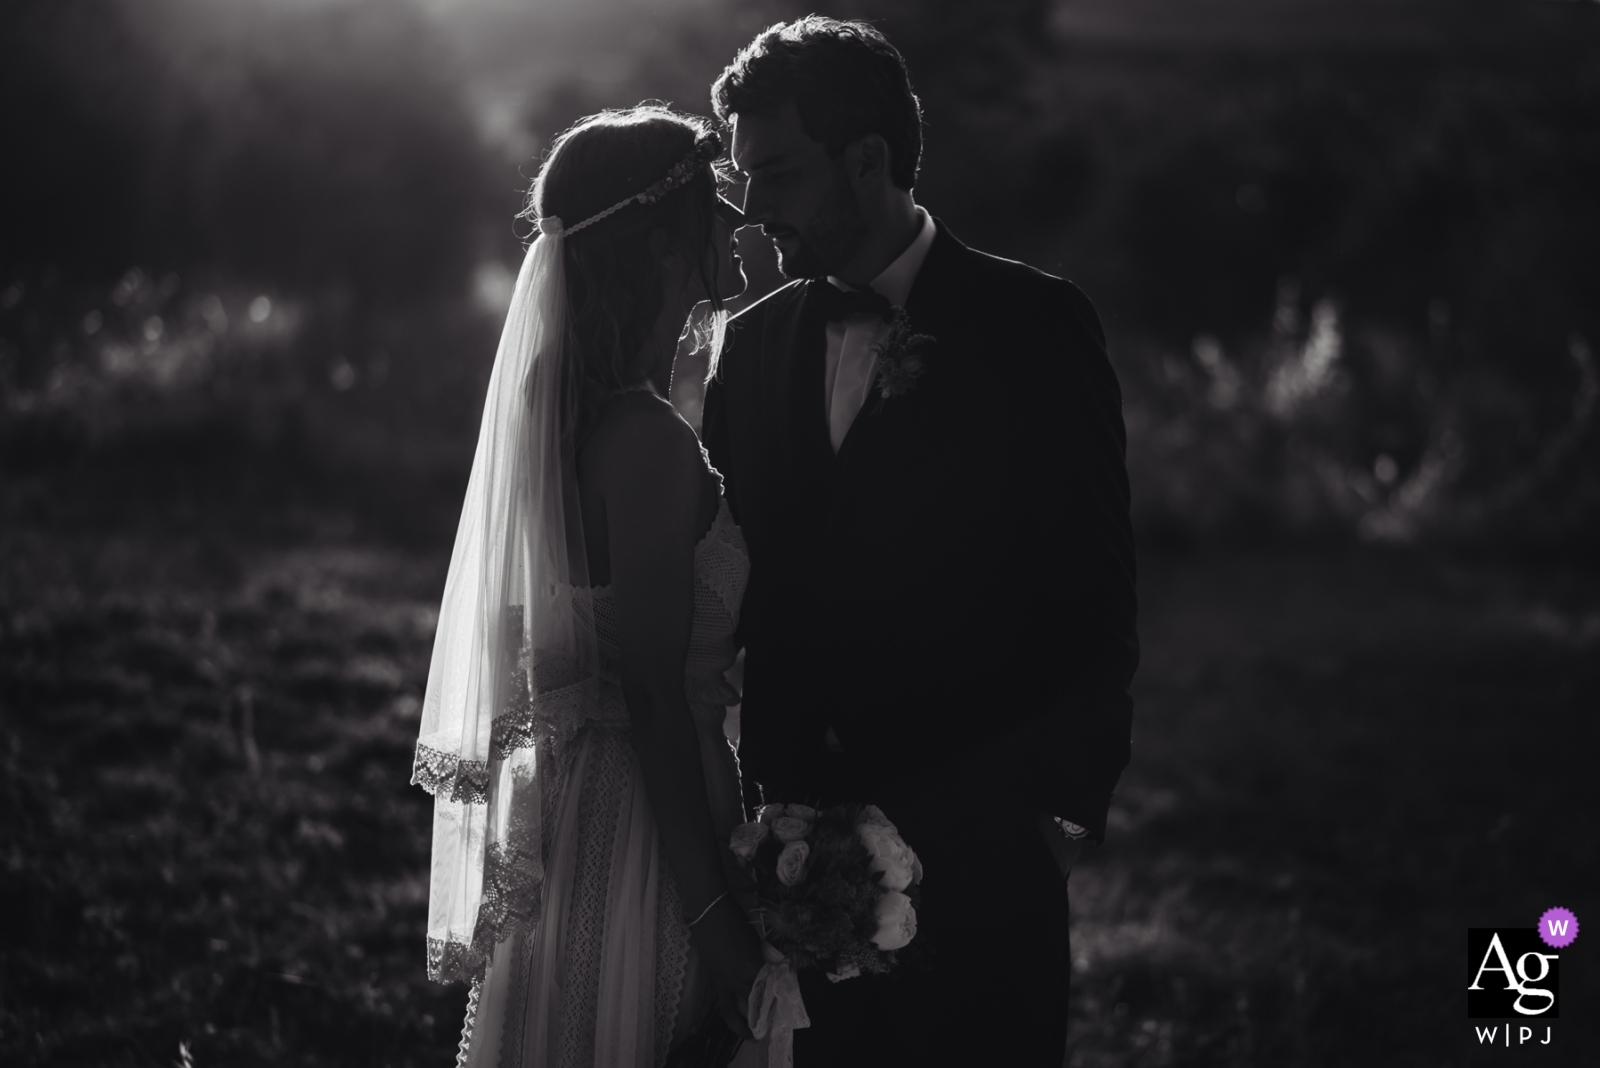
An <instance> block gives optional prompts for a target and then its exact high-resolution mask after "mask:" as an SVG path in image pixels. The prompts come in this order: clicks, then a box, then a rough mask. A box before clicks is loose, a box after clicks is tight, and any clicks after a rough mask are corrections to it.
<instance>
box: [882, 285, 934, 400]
mask: <svg viewBox="0 0 1600 1068" xmlns="http://www.w3.org/2000/svg"><path fill="white" fill-rule="evenodd" d="M933 343H934V338H933V336H932V335H931V334H918V333H916V332H915V331H913V330H912V329H911V320H910V319H909V318H908V317H907V316H906V310H905V309H904V308H902V307H899V306H898V305H896V306H895V309H894V318H893V319H891V320H890V321H889V332H888V333H887V334H885V335H884V336H883V340H882V341H880V342H879V343H878V347H877V348H876V349H875V350H873V355H875V356H876V357H877V359H878V378H877V382H876V383H875V384H874V388H875V389H876V390H877V391H878V396H879V397H881V398H882V399H883V400H889V399H890V398H891V397H899V396H903V395H905V394H906V393H909V392H910V391H911V388H912V387H913V386H915V385H916V384H917V379H918V378H920V377H921V375H922V372H923V371H924V370H926V369H927V363H926V360H925V357H926V354H927V351H928V349H929V348H930V347H932V345H933ZM880 403H881V402H880Z"/></svg>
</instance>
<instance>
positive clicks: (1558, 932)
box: [1539, 907, 1578, 949]
mask: <svg viewBox="0 0 1600 1068" xmlns="http://www.w3.org/2000/svg"><path fill="white" fill-rule="evenodd" d="M1539 937H1540V938H1541V939H1543V940H1544V944H1545V945H1547V946H1549V947H1550V948H1551V949H1565V948H1566V947H1567V946H1570V945H1572V940H1573V939H1574V938H1577V937H1578V917H1576V916H1574V915H1573V914H1572V910H1571V909H1564V908H1559V907H1558V908H1553V909H1546V910H1545V913H1544V915H1543V916H1540V917H1539Z"/></svg>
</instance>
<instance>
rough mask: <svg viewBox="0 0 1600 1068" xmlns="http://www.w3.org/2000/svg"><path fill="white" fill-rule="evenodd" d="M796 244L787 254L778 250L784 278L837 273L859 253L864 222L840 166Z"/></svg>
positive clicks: (779, 263)
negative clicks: (831, 184)
mask: <svg viewBox="0 0 1600 1068" xmlns="http://www.w3.org/2000/svg"><path fill="white" fill-rule="evenodd" d="M799 238H800V240H799V243H798V244H797V245H796V247H794V248H793V249H791V250H790V251H788V252H785V251H784V250H783V249H782V248H781V247H779V248H778V270H779V271H781V272H782V273H783V276H784V277H785V278H822V277H824V276H825V275H829V274H836V273H838V270H839V268H841V267H843V266H844V265H845V264H847V263H849V262H850V261H851V259H853V258H854V257H855V254H856V253H857V252H859V251H860V250H861V245H862V242H864V241H866V239H867V220H866V219H865V218H864V217H863V216H862V214H861V206H860V205H858V204H857V203H856V198H855V194H854V193H852V192H851V189H850V180H849V178H847V177H846V176H845V172H844V166H843V164H842V163H841V164H840V165H839V166H838V167H837V169H836V170H835V172H834V183H833V186H832V188H830V189H829V190H828V195H827V196H826V197H825V198H824V199H823V201H822V203H821V205H819V206H818V208H817V211H816V213H815V214H814V215H812V216H811V218H809V219H807V220H806V222H805V225H803V226H802V227H801V228H800V232H799Z"/></svg>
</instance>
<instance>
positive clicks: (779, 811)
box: [756, 805, 783, 823]
mask: <svg viewBox="0 0 1600 1068" xmlns="http://www.w3.org/2000/svg"><path fill="white" fill-rule="evenodd" d="M781 815H783V806H782V805H762V806H761V811H760V812H758V813H756V819H758V820H760V821H761V822H762V823H771V822H772V821H773V820H775V819H777V818H778V817H779V816H781Z"/></svg>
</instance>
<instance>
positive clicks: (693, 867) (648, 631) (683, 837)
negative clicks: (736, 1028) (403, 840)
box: [585, 395, 762, 1015]
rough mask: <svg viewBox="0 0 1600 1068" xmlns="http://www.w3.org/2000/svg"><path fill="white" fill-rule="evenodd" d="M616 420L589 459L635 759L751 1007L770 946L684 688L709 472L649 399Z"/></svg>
mask: <svg viewBox="0 0 1600 1068" xmlns="http://www.w3.org/2000/svg"><path fill="white" fill-rule="evenodd" d="M617 408H619V409H623V410H614V413H613V418H615V420H616V421H615V423H613V425H612V426H611V427H608V428H607V429H608V430H610V431H612V432H611V433H608V434H605V435H603V440H598V439H601V438H602V435H600V434H597V435H596V439H597V440H594V441H592V442H591V444H590V446H589V447H588V448H587V449H586V453H587V454H588V455H587V456H586V458H585V459H586V466H587V464H588V463H594V464H596V465H597V468H598V469H597V470H595V471H594V473H595V474H596V475H598V476H599V478H598V479H597V481H598V482H600V483H601V485H602V487H603V488H602V494H603V497H604V502H605V509H606V519H607V527H608V546H609V553H610V557H611V560H610V562H611V581H612V587H613V591H614V594H615V597H616V605H617V614H618V620H617V623H618V638H619V642H620V645H621V654H622V690H623V695H624V696H625V698H626V699H627V703H628V711H629V714H630V718H631V720H632V725H633V739H634V750H635V752H636V753H637V754H638V759H639V768H640V771H641V773H642V775H643V777H644V785H645V790H646V793H647V795H648V796H649V798H650V807H651V809H652V810H653V812H654V813H655V818H656V825H657V828H658V829H659V833H660V835H661V846H662V849H663V850H665V852H666V856H667V859H668V861H669V862H670V863H671V864H672V871H673V874H674V876H676V878H677V883H678V893H679V896H680V898H681V899H682V902H683V908H684V910H685V912H686V914H687V915H686V916H685V919H689V920H693V919H695V918H696V917H698V916H701V914H702V913H703V912H704V913H705V916H704V918H703V919H702V920H700V921H699V922H698V923H696V924H695V927H694V937H695V943H696V945H697V946H698V947H699V948H700V950H701V952H702V953H704V954H705V956H706V958H707V962H708V963H709V964H710V966H711V968H712V971H713V974H714V975H716V977H717V981H718V986H719V988H721V990H722V993H723V994H724V1000H725V1001H726V1002H732V1003H733V1004H734V1005H742V1000H743V999H744V998H745V997H747V996H748V993H749V990H750V985H751V983H752V982H753V981H754V979H755V975H756V972H757V971H758V970H759V969H760V967H761V962H762V956H761V948H760V939H759V938H758V937H757V935H756V933H755V931H754V929H753V928H752V927H751V926H750V924H749V922H748V920H747V918H746V917H745V916H744V915H743V910H742V909H739V908H737V907H736V906H735V907H730V906H733V902H732V901H731V899H729V898H727V897H725V896H724V895H725V894H726V892H727V890H728V883H727V879H726V876H725V875H724V868H723V862H722V851H723V849H724V847H725V844H724V843H722V842H720V841H718V840H717V837H716V833H715V831H714V830H713V826H712V819H711V806H710V803H709V801H708V800H707V797H706V787H705V769H704V767H703V766H702V763H701V759H700V739H699V735H698V734H697V732H696V729H695V725H694V719H693V717H692V714H691V713H690V710H689V702H688V699H687V697H686V696H685V694H684V688H683V678H684V675H683V672H684V661H685V658H686V657H687V655H688V648H689V631H690V627H691V626H692V622H693V615H694V548H695V545H696V543H697V541H698V540H699V537H700V535H701V533H702V529H701V528H702V527H704V526H705V525H706V524H705V523H704V522H702V521H701V516H702V514H703V511H704V509H703V508H702V504H703V503H704V501H705V499H706V498H705V496H704V494H705V493H706V492H707V489H708V483H707V475H706V470H705V466H704V464H703V463H702V461H701V459H700V448H699V444H698V441H697V439H696V438H695V435H694V431H693V430H692V429H690V427H689V425H688V424H687V423H685V422H683V420H682V419H681V418H679V417H678V416H677V414H676V413H675V412H673V411H672V410H671V409H670V408H668V407H667V406H666V405H664V404H661V403H660V402H659V401H655V400H654V399H653V398H651V399H649V400H646V399H645V397H644V396H643V395H640V396H639V398H638V399H637V400H635V401H632V403H625V404H624V405H618V406H617ZM596 447H598V452H597V451H596ZM708 908H709V911H706V910H707V909H708ZM741 1015H742V1010H741Z"/></svg>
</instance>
